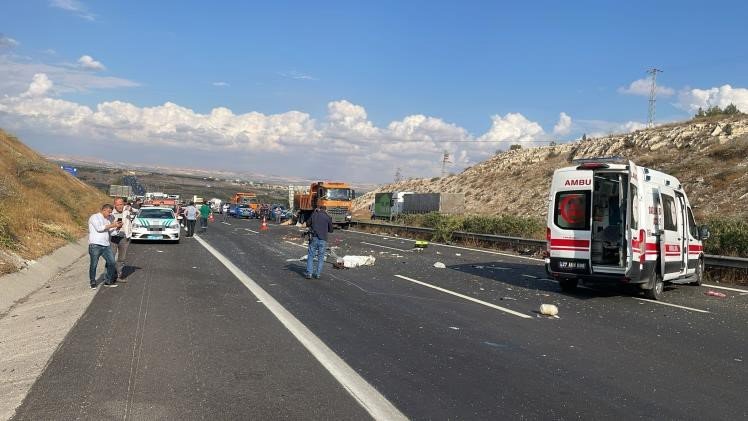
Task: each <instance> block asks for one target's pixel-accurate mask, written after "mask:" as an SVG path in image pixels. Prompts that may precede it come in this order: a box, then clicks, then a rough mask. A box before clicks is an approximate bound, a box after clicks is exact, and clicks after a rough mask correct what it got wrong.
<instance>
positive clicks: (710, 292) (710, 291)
mask: <svg viewBox="0 0 748 421" xmlns="http://www.w3.org/2000/svg"><path fill="white" fill-rule="evenodd" d="M704 295H708V296H710V297H717V298H727V295H726V294H723V293H721V292H717V291H713V290H711V289H710V290H709V291H707V292H705V293H704Z"/></svg>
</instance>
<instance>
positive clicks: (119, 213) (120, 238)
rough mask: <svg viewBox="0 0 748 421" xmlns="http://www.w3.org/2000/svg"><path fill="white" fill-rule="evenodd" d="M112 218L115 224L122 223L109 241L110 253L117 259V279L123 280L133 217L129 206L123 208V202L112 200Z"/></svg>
mask: <svg viewBox="0 0 748 421" xmlns="http://www.w3.org/2000/svg"><path fill="white" fill-rule="evenodd" d="M112 217H113V219H114V221H115V222H119V221H121V222H122V228H120V229H118V230H116V231H114V232H112V236H111V238H110V239H109V240H110V242H111V243H112V253H114V255H115V256H116V257H117V279H124V276H123V275H124V273H123V269H124V268H125V259H126V258H127V247H129V246H130V238H131V237H132V219H133V218H134V217H135V216H134V215H133V214H132V212H131V210H130V207H129V206H125V200H124V199H122V198H117V199H115V200H114V211H113V212H112Z"/></svg>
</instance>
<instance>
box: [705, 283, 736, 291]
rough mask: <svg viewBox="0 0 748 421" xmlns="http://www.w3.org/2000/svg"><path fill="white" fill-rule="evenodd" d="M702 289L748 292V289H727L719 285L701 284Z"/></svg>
mask: <svg viewBox="0 0 748 421" xmlns="http://www.w3.org/2000/svg"><path fill="white" fill-rule="evenodd" d="M701 286H702V287H705V288H717V289H724V290H726V291H735V292H748V289H740V288H729V287H723V286H720V285H712V284H701Z"/></svg>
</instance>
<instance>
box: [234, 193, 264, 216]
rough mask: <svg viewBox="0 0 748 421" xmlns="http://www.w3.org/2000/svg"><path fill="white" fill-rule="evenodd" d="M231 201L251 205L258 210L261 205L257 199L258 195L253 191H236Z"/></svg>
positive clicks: (254, 209) (236, 203)
mask: <svg viewBox="0 0 748 421" xmlns="http://www.w3.org/2000/svg"><path fill="white" fill-rule="evenodd" d="M231 203H232V204H235V205H249V207H250V208H251V209H252V210H253V211H255V212H257V211H258V209H259V207H260V202H258V201H257V195H256V194H255V193H252V192H239V193H234V196H233V197H232V198H231Z"/></svg>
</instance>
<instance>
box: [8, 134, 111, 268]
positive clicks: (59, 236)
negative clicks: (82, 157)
mask: <svg viewBox="0 0 748 421" xmlns="http://www.w3.org/2000/svg"><path fill="white" fill-rule="evenodd" d="M110 201H111V199H110V198H109V197H107V196H106V195H105V194H104V193H102V192H101V191H99V190H97V189H95V188H93V187H91V186H89V185H87V184H85V183H83V182H81V181H80V180H78V179H76V178H75V177H72V176H70V175H69V174H67V173H65V172H64V171H62V170H60V169H59V168H57V166H55V165H53V164H50V163H49V162H47V161H46V160H45V159H44V158H43V157H42V156H40V155H39V154H38V153H36V152H34V151H33V150H32V149H31V148H29V147H27V146H26V145H24V144H23V143H22V142H21V141H20V140H18V139H17V138H16V137H14V136H12V135H9V134H7V133H6V132H4V131H2V130H0V274H2V273H9V272H13V271H15V270H17V268H18V266H17V264H18V261H20V259H19V257H20V258H21V259H26V260H29V259H36V258H38V257H40V256H43V255H45V254H48V253H50V252H51V251H53V250H55V249H57V248H59V247H61V246H63V245H65V244H66V243H68V242H71V241H75V240H77V239H78V238H80V237H81V236H83V235H85V234H86V232H87V221H88V217H89V216H90V215H91V214H93V213H94V212H96V211H97V210H98V209H99V208H100V206H101V204H102V203H106V202H110Z"/></svg>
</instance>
